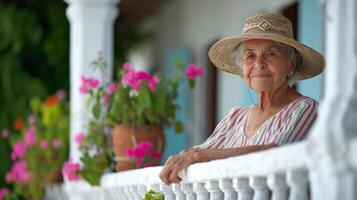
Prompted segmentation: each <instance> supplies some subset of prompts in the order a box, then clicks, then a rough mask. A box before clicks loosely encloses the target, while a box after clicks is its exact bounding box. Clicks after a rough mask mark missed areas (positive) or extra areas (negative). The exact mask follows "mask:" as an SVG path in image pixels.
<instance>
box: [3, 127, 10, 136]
mask: <svg viewBox="0 0 357 200" xmlns="http://www.w3.org/2000/svg"><path fill="white" fill-rule="evenodd" d="M9 135H10V131H9V130H7V129H3V130H2V131H1V137H3V138H8V137H9Z"/></svg>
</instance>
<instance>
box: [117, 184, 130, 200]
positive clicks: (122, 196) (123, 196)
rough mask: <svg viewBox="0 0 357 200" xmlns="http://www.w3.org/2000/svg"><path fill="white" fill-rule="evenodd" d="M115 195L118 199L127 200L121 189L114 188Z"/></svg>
mask: <svg viewBox="0 0 357 200" xmlns="http://www.w3.org/2000/svg"><path fill="white" fill-rule="evenodd" d="M115 194H116V196H117V197H118V199H123V200H124V199H127V196H126V195H125V190H124V188H123V187H120V188H116V190H115Z"/></svg>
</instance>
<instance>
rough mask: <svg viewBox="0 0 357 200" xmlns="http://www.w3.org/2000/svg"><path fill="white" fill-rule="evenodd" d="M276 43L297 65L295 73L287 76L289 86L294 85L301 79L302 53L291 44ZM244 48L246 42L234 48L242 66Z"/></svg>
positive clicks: (235, 55)
mask: <svg viewBox="0 0 357 200" xmlns="http://www.w3.org/2000/svg"><path fill="white" fill-rule="evenodd" d="M276 44H277V45H278V47H279V49H281V50H282V51H284V52H286V53H287V54H288V60H289V62H291V63H292V64H293V66H294V67H295V72H294V74H293V75H292V76H290V77H288V78H287V79H288V84H289V86H290V87H292V86H293V85H294V84H295V83H297V82H298V81H299V80H300V79H301V75H300V73H299V66H300V65H301V64H302V58H301V55H300V54H299V53H298V52H297V51H296V49H295V48H293V47H291V46H288V45H286V44H283V43H281V42H276ZM243 49H244V42H242V43H240V44H239V45H238V46H237V47H235V49H234V50H233V56H234V58H235V62H236V64H238V66H242V57H243Z"/></svg>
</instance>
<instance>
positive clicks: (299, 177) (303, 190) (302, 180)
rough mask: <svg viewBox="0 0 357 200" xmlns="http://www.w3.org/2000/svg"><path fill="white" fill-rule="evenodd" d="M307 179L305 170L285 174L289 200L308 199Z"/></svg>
mask: <svg viewBox="0 0 357 200" xmlns="http://www.w3.org/2000/svg"><path fill="white" fill-rule="evenodd" d="M308 183H309V177H308V173H307V171H305V170H291V171H288V174H287V184H288V186H289V187H290V198H289V199H290V200H302V199H309V194H308V187H309V186H308Z"/></svg>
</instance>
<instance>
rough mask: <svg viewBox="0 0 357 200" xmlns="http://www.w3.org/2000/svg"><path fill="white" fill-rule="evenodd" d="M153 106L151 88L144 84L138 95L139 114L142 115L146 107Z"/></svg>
mask: <svg viewBox="0 0 357 200" xmlns="http://www.w3.org/2000/svg"><path fill="white" fill-rule="evenodd" d="M150 107H151V98H150V92H149V89H148V88H147V87H146V86H143V87H142V88H141V89H140V92H139V95H138V108H137V109H138V114H139V115H141V114H142V113H143V111H144V110H145V109H146V108H150Z"/></svg>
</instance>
